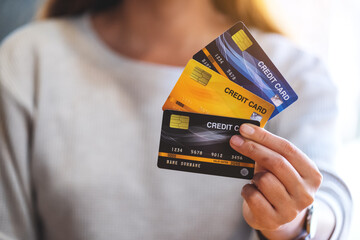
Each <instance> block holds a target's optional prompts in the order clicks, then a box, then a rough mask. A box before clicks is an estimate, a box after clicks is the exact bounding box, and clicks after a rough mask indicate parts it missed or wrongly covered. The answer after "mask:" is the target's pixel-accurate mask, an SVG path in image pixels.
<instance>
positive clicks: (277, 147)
mask: <svg viewBox="0 0 360 240" xmlns="http://www.w3.org/2000/svg"><path fill="white" fill-rule="evenodd" d="M239 131H240V134H241V135H242V136H243V137H245V138H247V139H250V140H252V141H255V142H257V143H259V144H261V145H263V146H265V147H267V148H269V149H271V150H273V151H275V152H277V153H279V154H280V155H282V156H283V157H284V158H286V159H287V160H288V161H289V162H290V163H291V165H293V166H294V168H295V169H296V170H297V172H299V174H300V175H301V176H304V177H305V178H307V177H311V175H312V174H316V172H318V169H317V167H316V165H315V164H314V163H313V161H311V160H310V159H309V158H308V157H307V156H306V155H305V154H304V153H303V152H302V151H301V150H299V149H298V148H297V147H296V146H294V145H293V144H292V143H290V142H289V141H287V140H285V139H283V138H281V137H278V136H276V135H274V134H272V133H270V132H268V131H266V130H265V129H263V128H260V127H257V126H255V125H252V124H243V125H241V127H240V130H239Z"/></svg>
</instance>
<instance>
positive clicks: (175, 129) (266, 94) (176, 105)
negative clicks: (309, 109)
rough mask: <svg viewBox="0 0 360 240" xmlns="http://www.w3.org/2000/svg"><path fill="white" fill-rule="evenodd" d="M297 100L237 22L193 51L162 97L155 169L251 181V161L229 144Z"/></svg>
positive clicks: (276, 70)
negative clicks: (243, 126) (246, 125)
mask: <svg viewBox="0 0 360 240" xmlns="http://www.w3.org/2000/svg"><path fill="white" fill-rule="evenodd" d="M297 98H298V97H297V95H296V93H295V92H294V90H293V89H292V88H291V87H290V85H289V84H288V82H287V81H286V80H285V78H284V77H283V76H282V75H281V73H280V72H279V70H278V69H277V68H276V67H275V65H274V64H273V63H272V62H271V60H270V59H269V57H268V56H267V55H266V54H265V52H264V51H263V50H262V48H261V47H260V45H259V44H258V43H257V42H256V40H255V39H254V38H253V36H252V35H251V34H250V32H249V31H248V29H247V28H246V27H245V25H244V24H243V23H242V22H238V23H237V24H235V25H234V26H233V27H232V28H230V29H229V30H227V31H226V32H224V33H223V34H222V35H220V36H219V37H218V38H216V39H215V40H214V41H212V42H211V43H210V44H208V45H207V46H206V47H204V48H203V49H201V50H200V51H199V52H197V53H196V54H195V55H194V56H193V59H191V60H190V61H189V62H188V64H187V65H186V67H185V69H184V71H183V73H182V74H181V76H180V78H179V80H178V81H177V83H176V85H175V87H174V88H173V90H172V91H171V93H170V95H169V97H168V98H167V100H166V102H165V104H164V106H163V110H164V114H163V121H162V130H161V138H160V149H159V155H158V167H160V168H165V169H172V170H179V171H186V172H196V173H204V174H211V175H218V176H227V177H235V178H244V179H251V178H252V177H253V175H254V166H255V163H254V161H253V160H251V159H249V158H247V157H245V156H243V155H241V154H239V153H238V152H236V151H234V150H233V149H232V148H231V147H230V145H229V140H230V138H231V137H232V136H233V135H236V134H239V127H240V126H241V124H243V123H250V124H255V125H257V126H260V127H264V126H265V124H266V122H267V121H268V120H269V119H271V118H273V117H274V116H276V115H277V114H279V113H280V112H281V111H283V110H284V109H285V108H287V107H288V106H290V105H291V104H292V103H293V102H295V101H296V100H297Z"/></svg>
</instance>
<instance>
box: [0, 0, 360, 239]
mask: <svg viewBox="0 0 360 240" xmlns="http://www.w3.org/2000/svg"><path fill="white" fill-rule="evenodd" d="M43 2H44V0H0V42H1V41H2V40H3V38H4V37H6V36H7V35H8V34H9V33H10V32H12V31H13V30H14V29H16V28H18V27H20V26H22V25H24V24H26V23H28V22H29V21H31V20H32V19H33V17H34V15H35V12H36V11H37V9H38V8H39V6H41V4H42V3H43ZM268 5H269V7H270V9H271V10H272V12H273V14H274V16H276V19H277V21H278V23H279V24H280V25H281V26H282V27H283V28H284V29H285V32H286V33H288V36H289V37H290V38H291V39H292V40H293V41H294V42H296V43H297V44H298V46H299V47H300V48H302V49H304V50H305V51H307V52H308V53H310V54H312V55H316V56H318V57H319V58H321V59H322V60H323V61H324V62H325V64H326V65H327V66H328V68H329V70H330V73H331V75H332V77H333V79H334V81H335V82H336V84H337V85H338V88H339V93H340V99H339V106H340V117H339V121H338V124H339V131H340V134H339V143H340V144H341V147H340V151H339V153H338V156H337V157H338V161H337V162H338V166H337V168H338V171H339V174H340V175H341V177H342V178H343V179H344V180H345V181H346V183H347V184H348V186H349V188H350V190H351V192H352V195H353V202H354V211H353V222H352V228H351V232H350V235H349V239H351V240H355V239H360V228H359V227H358V226H360V188H359V186H357V185H358V183H360V174H358V169H359V168H360V77H359V74H358V72H359V70H360V27H359V25H358V24H359V23H360V1H359V0H291V1H289V0H268ZM356 213H358V214H356Z"/></svg>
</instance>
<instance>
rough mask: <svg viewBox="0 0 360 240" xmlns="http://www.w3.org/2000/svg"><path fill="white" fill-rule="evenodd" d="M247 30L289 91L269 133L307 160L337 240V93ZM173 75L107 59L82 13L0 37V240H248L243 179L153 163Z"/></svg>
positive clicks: (310, 64)
mask: <svg viewBox="0 0 360 240" xmlns="http://www.w3.org/2000/svg"><path fill="white" fill-rule="evenodd" d="M254 34H255V37H256V38H257V39H258V41H259V42H260V44H261V45H262V46H263V47H264V49H265V51H266V52H267V53H268V54H269V56H270V57H271V58H272V59H273V61H274V63H275V64H276V65H277V66H278V67H279V69H280V71H281V72H282V73H283V74H284V76H285V77H286V78H287V79H288V81H289V82H290V84H291V85H292V86H293V88H294V89H295V91H296V92H297V93H298V95H299V100H298V101H297V102H296V103H295V104H293V106H291V107H290V108H288V109H287V110H285V111H284V112H283V113H281V114H279V116H277V117H275V118H274V119H272V120H270V122H269V123H268V125H267V128H268V129H269V130H270V131H271V132H273V133H275V134H277V135H279V136H282V137H284V138H286V139H288V140H290V141H291V142H293V143H294V144H295V145H297V146H298V147H299V148H300V149H302V150H303V151H304V152H305V153H307V154H308V155H309V157H310V158H311V159H313V160H314V161H316V162H317V164H318V166H319V167H320V169H321V171H322V172H323V174H324V184H323V186H322V188H321V190H320V191H319V194H318V201H326V202H327V203H328V204H330V206H331V207H332V209H333V210H334V212H335V214H336V216H337V230H336V231H337V232H336V234H337V235H335V237H334V238H333V239H338V236H340V235H339V234H341V231H342V230H344V229H345V228H344V226H342V225H343V224H345V225H346V224H348V222H347V217H346V216H347V215H346V213H347V211H348V206H349V204H350V203H349V202H350V196H349V193H348V191H347V189H346V187H345V186H344V185H343V184H342V182H341V181H340V180H338V179H336V175H334V174H333V173H332V170H331V166H332V164H333V163H332V159H333V156H334V151H335V149H336V137H335V135H334V134H335V133H334V123H335V118H336V113H337V110H336V90H335V87H334V86H333V84H332V83H331V81H330V80H329V77H328V75H327V73H326V71H325V69H324V68H323V66H322V65H321V64H320V63H319V61H317V60H316V59H315V58H313V57H310V56H308V55H306V54H305V53H303V52H301V51H299V50H297V49H296V48H295V47H294V46H293V45H292V44H291V43H290V42H288V41H287V40H285V39H284V38H283V37H281V36H278V35H275V34H264V33H261V32H259V31H254ZM174 57H176V56H174ZM181 71H182V68H178V67H171V66H163V65H157V64H151V63H145V62H139V61H136V60H132V59H128V58H126V57H123V56H119V55H117V54H115V53H114V52H112V51H111V50H110V49H108V48H107V46H105V45H104V44H103V43H102V42H101V41H100V40H99V39H98V37H97V36H96V34H95V33H94V31H93V29H92V28H91V26H90V22H89V17H88V15H84V16H81V17H79V18H73V19H59V20H47V21H44V22H38V23H32V24H30V25H29V26H27V27H25V28H23V29H21V30H20V31H18V32H16V33H14V34H13V35H12V36H11V37H9V38H8V39H7V40H6V41H5V42H4V43H3V44H2V46H1V48H0V239H16V240H20V239H21V240H34V239H49V240H65V239H66V240H85V239H86V240H108V239H217V240H218V239H249V238H250V237H251V233H252V232H253V231H252V230H251V229H250V228H249V227H248V226H247V224H246V223H245V221H244V219H243V218H242V212H241V211H242V210H241V206H242V198H241V195H240V192H241V188H242V186H243V185H244V184H245V183H246V181H245V180H239V179H232V178H225V177H216V176H208V175H200V174H194V173H184V172H177V171H168V170H162V169H158V168H157V166H156V162H157V154H158V144H159V137H160V126H161V116H162V110H161V107H162V105H163V103H164V102H165V100H166V98H167V96H168V94H169V93H170V91H171V89H172V87H173V86H174V84H175V82H176V81H177V78H178V77H179V76H180V73H181Z"/></svg>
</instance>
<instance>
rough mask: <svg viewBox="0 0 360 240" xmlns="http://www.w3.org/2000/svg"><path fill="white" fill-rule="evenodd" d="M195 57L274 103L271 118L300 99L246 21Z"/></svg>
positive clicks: (235, 26)
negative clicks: (252, 33) (245, 23)
mask: <svg viewBox="0 0 360 240" xmlns="http://www.w3.org/2000/svg"><path fill="white" fill-rule="evenodd" d="M193 59H195V60H196V61H198V62H200V63H201V64H203V65H205V66H207V67H208V68H210V69H212V70H214V71H216V72H218V73H220V74H221V75H223V76H225V77H227V78H229V79H230V80H231V81H233V82H235V83H236V84H238V85H240V86H242V87H243V88H245V89H247V90H248V91H251V92H252V93H254V94H255V95H257V96H259V97H261V98H263V99H264V100H266V101H268V102H270V103H272V104H273V105H274V106H275V110H274V112H273V114H272V115H271V117H270V119H271V118H273V117H274V116H276V115H277V114H278V113H280V112H281V111H283V110H284V109H285V108H287V107H288V106H290V105H291V104H292V103H293V102H295V101H296V100H297V99H298V96H297V95H296V93H295V92H294V90H293V89H292V88H291V86H290V85H289V83H288V82H287V81H286V79H285V78H284V77H283V76H282V75H281V73H280V72H279V70H278V69H277V68H276V66H275V65H274V64H273V62H272V61H271V60H270V58H269V57H268V56H267V55H266V53H265V52H264V50H263V49H262V48H261V47H260V45H259V44H258V43H257V42H256V40H255V39H254V37H253V36H252V35H251V33H250V32H249V30H248V29H247V28H246V26H245V25H244V24H243V23H242V22H238V23H237V24H235V25H234V26H233V27H231V28H230V29H229V30H227V31H226V32H224V33H223V34H221V35H220V36H219V37H218V38H216V39H215V40H214V41H212V42H211V43H210V44H208V45H207V46H206V47H205V48H203V49H202V50H200V51H199V52H198V53H196V54H195V55H194V56H193Z"/></svg>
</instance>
